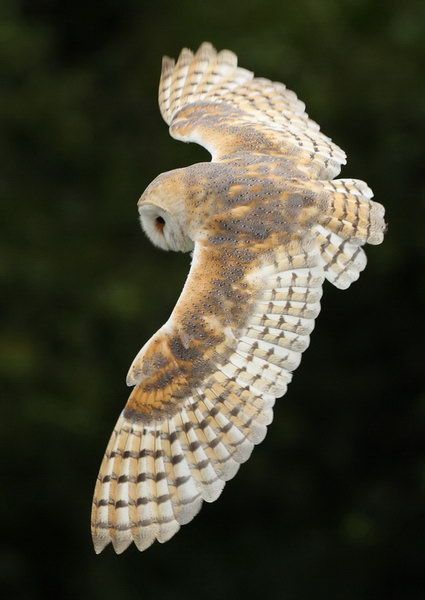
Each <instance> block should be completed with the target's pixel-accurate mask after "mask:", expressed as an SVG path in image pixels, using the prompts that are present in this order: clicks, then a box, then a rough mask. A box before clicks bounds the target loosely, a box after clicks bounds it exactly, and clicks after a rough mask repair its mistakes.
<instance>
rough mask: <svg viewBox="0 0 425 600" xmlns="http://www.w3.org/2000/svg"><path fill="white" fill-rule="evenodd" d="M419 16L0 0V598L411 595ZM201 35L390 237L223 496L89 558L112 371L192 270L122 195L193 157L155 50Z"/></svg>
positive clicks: (416, 517)
mask: <svg viewBox="0 0 425 600" xmlns="http://www.w3.org/2000/svg"><path fill="white" fill-rule="evenodd" d="M424 22H425V4H424V3H423V2H421V1H419V0H418V1H414V0H412V1H407V2H403V3H401V2H395V1H393V0H390V1H388V2H385V3H384V2H371V1H366V0H346V1H343V2H338V1H336V0H326V1H325V0H323V1H321V2H317V1H314V0H299V1H298V2H289V1H288V2H281V1H280V0H275V1H272V0H267V1H264V0H251V1H249V2H245V3H244V4H242V3H240V2H237V1H236V0H227V2H190V1H188V0H183V1H181V2H171V1H169V2H165V1H159V2H156V3H153V2H149V3H148V2H146V3H145V2H140V1H137V0H123V1H120V2H119V1H114V0H106V1H105V2H102V3H97V2H92V3H89V2H80V1H75V2H73V3H66V2H57V1H54V0H31V1H30V0H27V1H21V2H19V1H18V0H3V2H2V3H1V4H0V69H1V81H0V86H1V94H0V119H1V125H2V129H1V131H2V135H1V137H0V151H1V157H2V160H1V186H0V194H1V206H2V209H3V220H2V235H1V237H0V256H1V261H0V274H1V279H2V293H1V298H2V302H3V303H4V305H5V306H4V309H3V312H2V314H3V315H4V323H3V327H2V331H1V335H0V370H1V375H2V384H3V390H4V391H3V393H2V398H3V418H2V419H1V428H2V431H1V440H2V442H3V452H2V457H3V458H2V463H3V465H2V466H3V468H4V469H3V471H4V475H3V493H2V495H1V498H2V499H1V502H2V505H1V509H2V513H1V514H3V516H4V523H3V527H2V550H1V557H0V568H1V571H2V575H3V577H4V588H3V589H4V590H6V592H7V593H8V594H9V596H10V597H13V598H14V599H20V598H23V599H24V598H25V599H27V598H34V599H35V598H43V600H44V599H46V598H50V597H52V598H81V599H82V598H90V599H97V598H99V599H102V600H109V599H111V600H112V599H115V598H117V597H119V598H120V599H121V600H125V599H126V598H133V597H139V596H141V595H145V596H147V595H154V597H155V598H157V599H160V598H169V597H173V598H176V599H177V598H185V599H186V600H187V599H188V598H199V597H202V598H205V599H214V600H217V599H221V598H226V599H227V598H232V597H246V598H250V597H252V598H258V597H259V596H260V595H261V596H262V597H266V598H285V599H295V598H296V599H297V600H298V599H309V598H315V599H316V598H322V597H323V598H344V600H358V599H363V598H374V599H376V598H385V599H389V600H391V599H394V600H399V599H400V598H403V600H419V599H421V598H423V595H424V589H425V582H424V580H423V565H424V558H425V549H424V542H423V540H424V536H423V526H424V520H425V519H424V506H423V504H424V498H423V491H424V465H425V460H424V454H423V452H422V448H421V440H422V435H423V413H424V396H423V392H422V389H423V386H422V385H421V384H422V379H423V374H422V371H423V367H422V360H423V353H422V352H421V351H422V346H423V343H422V336H421V332H420V330H419V329H420V323H421V314H422V311H423V292H424V285H423V281H422V277H423V267H421V262H420V261H421V258H423V241H422V232H423V222H424V221H423V217H424V214H423V207H424V195H425V194H424V189H425V185H424V178H423V164H422V163H423V140H424V139H425V102H424V98H425V79H424V76H423V74H424V69H425V60H424V59H425V38H424V35H423V24H424ZM204 40H210V41H212V42H213V43H214V44H215V45H216V46H217V47H220V48H222V47H227V48H230V49H232V50H234V51H235V52H237V53H238V54H239V57H240V62H241V64H242V65H243V66H246V67H247V68H250V69H252V70H255V71H256V72H257V73H258V74H260V75H263V76H266V77H269V78H271V79H275V80H279V81H284V82H285V83H286V84H287V85H288V87H290V88H291V89H294V90H295V91H296V92H297V93H298V95H299V96H300V97H301V98H302V99H303V100H305V101H306V103H307V105H308V109H309V112H310V114H311V115H312V117H313V118H315V119H316V120H317V121H318V122H319V123H320V124H321V126H322V128H323V130H324V131H325V132H326V133H328V134H330V135H331V136H332V137H333V138H334V139H335V140H336V142H337V143H338V144H340V145H341V146H342V147H343V148H344V149H346V150H347V152H348V155H349V163H348V165H347V167H346V168H345V169H344V171H343V175H344V176H346V177H358V178H362V179H365V180H366V181H368V183H370V185H371V187H372V188H373V189H374V191H375V195H376V198H377V200H378V201H379V202H382V203H383V204H385V205H386V207H387V210H388V221H389V232H388V235H387V239H386V241H385V243H384V244H383V246H380V247H378V248H370V249H369V251H368V256H369V266H368V269H367V270H366V271H365V273H364V274H362V277H361V279H360V280H359V282H358V283H356V284H355V285H354V286H353V288H352V289H350V290H349V291H348V292H347V293H342V292H339V291H338V290H335V289H332V288H331V286H327V289H326V294H325V296H324V301H323V313H322V315H321V317H320V319H319V323H318V326H317V332H316V333H315V335H314V336H313V339H312V345H311V349H310V350H309V351H308V353H307V355H306V356H305V358H304V360H303V366H302V368H301V369H300V372H299V373H297V375H296V377H295V378H294V383H293V384H292V385H291V388H290V390H289V393H288V394H287V396H286V397H285V398H284V399H282V400H281V401H279V402H278V406H277V410H276V417H275V422H274V424H273V426H272V427H271V428H270V433H269V435H268V437H267V439H266V441H265V442H264V443H263V444H262V445H261V446H260V447H259V448H258V449H256V451H255V452H254V454H253V457H252V459H251V460H250V462H249V463H248V464H247V466H246V467H244V468H243V469H242V470H241V472H240V474H239V476H238V477H237V478H236V480H235V481H233V482H232V483H231V484H229V486H227V489H226V491H225V493H224V495H223V498H222V499H221V501H220V502H217V503H216V504H214V505H211V506H205V507H204V508H203V511H202V513H201V515H200V516H199V517H198V518H197V519H196V520H195V521H194V523H193V524H192V525H191V526H188V527H186V528H185V529H184V530H182V532H181V533H180V534H179V535H178V536H176V538H175V539H174V540H172V541H171V542H169V543H168V544H167V545H165V546H159V545H155V546H154V547H152V548H151V549H150V550H149V551H148V552H147V553H145V554H143V555H140V554H138V553H137V552H136V551H129V552H127V553H126V554H125V555H123V556H122V557H116V556H114V555H113V554H112V552H110V551H109V552H106V553H104V554H103V555H101V556H99V557H96V556H95V555H94V553H93V551H92V547H91V541H90V538H89V513H90V503H91V496H92V488H93V485H94V480H95V477H96V474H97V469H98V465H99V461H100V458H101V455H102V453H103V450H104V446H105V443H106V441H107V438H108V436H109V434H110V430H111V429H112V426H113V423H114V421H115V419H116V416H117V414H118V412H119V411H120V410H121V407H122V405H123V403H124V401H125V399H126V395H127V389H126V387H125V386H124V384H123V383H122V382H123V380H124V375H125V373H126V370H127V367H128V365H129V363H130V361H131V360H132V358H133V356H134V355H135V353H136V352H137V350H138V349H139V347H140V346H141V345H142V343H143V342H144V341H145V340H146V339H147V338H148V337H149V336H150V335H151V334H152V333H153V332H154V331H155V330H156V329H157V328H158V327H159V326H160V325H161V324H162V323H163V322H164V320H165V319H166V318H167V317H168V315H169V312H170V310H171V308H172V306H173V304H174V302H175V300H176V298H177V296H178V293H179V290H180V289H181V285H182V283H183V281H184V278H185V274H186V272H187V270H188V264H189V259H188V257H187V256H177V255H172V254H163V253H160V252H159V251H157V250H155V249H154V248H153V247H151V246H150V244H149V243H148V242H147V240H145V239H144V237H143V236H142V235H141V233H140V231H139V226H138V223H137V211H136V207H135V203H136V201H137V198H138V196H139V195H140V193H141V192H142V191H143V189H144V188H145V187H146V185H147V184H148V183H149V181H150V180H151V179H152V178H153V177H155V176H156V175H157V174H158V173H159V172H161V171H165V170H168V169H171V168H175V167H177V166H183V165H187V164H190V163H191V162H196V161H199V160H204V159H205V158H206V153H205V151H204V150H202V149H200V148H198V147H196V146H186V145H184V144H181V143H179V142H176V141H173V140H172V139H171V138H169V136H168V132H167V128H166V126H165V124H164V123H163V122H162V121H161V117H160V114H159V111H158V108H157V101H156V89H157V83H158V77H159V65H160V57H161V56H162V54H164V53H167V54H171V55H176V54H177V52H178V51H179V50H180V48H181V47H182V46H183V45H187V46H190V47H192V48H196V47H197V45H198V44H199V43H200V42H202V41H204ZM347 336H349V337H348V339H347ZM329 365H332V368H331V369H330V367H329ZM313 382H314V384H313ZM421 528H422V530H421Z"/></svg>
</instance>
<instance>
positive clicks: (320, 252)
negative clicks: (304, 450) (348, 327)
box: [92, 43, 386, 553]
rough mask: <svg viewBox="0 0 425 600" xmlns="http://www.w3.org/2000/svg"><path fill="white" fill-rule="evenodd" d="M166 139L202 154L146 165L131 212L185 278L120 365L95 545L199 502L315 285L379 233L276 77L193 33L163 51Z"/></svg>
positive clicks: (117, 544)
mask: <svg viewBox="0 0 425 600" xmlns="http://www.w3.org/2000/svg"><path fill="white" fill-rule="evenodd" d="M159 104H160V109H161V113H162V115H163V117H164V119H165V120H166V122H167V123H168V124H169V126H170V132H171V135H173V136H174V137H175V138H177V139H181V140H184V141H194V142H197V143H200V144H202V145H203V146H205V147H206V148H207V149H208V150H209V151H210V152H211V154H212V157H213V160H212V161H211V162H204V163H199V164H195V165H191V166H189V167H185V168H183V169H176V170H173V171H169V172H167V173H163V174H161V175H159V176H158V177H157V178H156V179H155V180H154V181H153V182H152V183H151V184H150V185H149V186H148V188H147V189H146V190H145V192H144V193H143V195H142V197H141V198H140V200H139V203H138V208H139V213H140V220H141V224H142V227H143V230H144V231H145V233H146V234H147V236H148V237H149V238H150V239H151V241H152V242H153V243H154V244H155V245H156V246H158V247H159V248H161V249H163V250H174V251H181V252H188V251H191V250H193V256H192V264H191V268H190V272H189V275H188V278H187V281H186V283H185V285H184V287H183V290H182V293H181V295H180V298H179V300H178V301H177V304H176V306H175V308H174V310H173V312H172V314H171V316H170V318H169V319H168V321H167V322H166V323H165V325H163V326H162V327H161V328H160V329H159V331H158V332H157V333H156V334H155V335H154V336H153V337H152V338H151V339H150V340H149V341H148V342H147V343H146V344H145V345H144V346H143V347H142V349H141V350H140V352H139V353H138V354H137V356H136V358H135V359H134V361H133V363H132V365H131V367H130V370H129V372H128V376H127V383H128V384H129V385H131V386H133V389H132V392H131V394H130V397H129V399H128V402H127V404H126V406H125V408H124V411H123V412H122V414H121V416H120V417H119V419H118V422H117V424H116V427H115V429H114V432H113V434H112V437H111V439H110V441H109V444H108V446H107V449H106V453H105V456H104V459H103V462H102V465H101V468H100V472H99V476H98V479H97V483H96V488H95V493H94V499H93V509H92V535H93V541H94V546H95V550H96V552H101V551H102V550H103V548H104V547H105V546H107V545H108V544H109V543H112V545H113V547H114V549H115V551H116V552H117V553H120V552H123V551H124V550H125V549H126V548H127V547H128V546H129V544H131V543H132V542H134V543H135V545H136V546H137V548H138V549H139V550H145V549H146V548H148V547H149V546H150V545H151V544H152V543H153V542H154V541H155V540H157V541H158V542H161V543H162V542H166V541H167V540H169V539H170V538H171V537H172V536H173V535H174V534H175V533H176V532H177V531H178V530H179V528H180V526H181V525H184V524H185V523H188V522H189V521H190V520H191V519H193V517H194V516H195V515H196V514H197V512H198V511H199V510H200V508H201V505H202V503H203V501H205V502H213V501H214V500H216V499H217V498H218V496H219V495H220V494H221V492H222V490H223V487H224V485H225V482H226V481H229V480H230V479H232V477H234V476H235V474H236V472H237V471H238V469H239V466H240V465H241V464H242V463H244V462H245V461H246V460H247V459H248V458H249V456H250V455H251V452H252V450H253V448H254V446H255V445H256V444H259V443H260V442H261V441H262V440H263V439H264V437H265V435H266V432H267V427H268V426H269V425H270V423H271V422H272V419H273V407H274V403H275V401H276V399H277V398H279V397H281V396H283V395H284V394H285V393H286V391H287V388H288V385H289V383H290V381H291V378H292V373H293V372H294V370H295V369H296V368H297V367H298V365H299V363H300V360H301V354H302V353H303V352H304V351H305V350H306V349H307V347H308V345H309V342H310V334H311V332H312V330H313V328H314V323H315V319H316V317H317V316H318V314H319V312H320V302H321V297H322V288H323V282H324V280H325V278H326V279H328V280H329V281H330V282H331V283H333V284H334V285H335V286H337V287H339V288H342V289H344V288H347V287H348V286H349V285H350V284H351V283H352V282H353V281H355V280H356V279H357V278H358V277H359V274H360V272H361V271H362V270H363V269H364V268H365V266H366V255H365V253H364V250H363V246H364V245H365V244H366V243H369V244H379V243H381V242H382V239H383V235H384V232H385V227H386V225H385V221H384V209H383V207H382V206H381V205H380V204H377V203H376V202H374V201H373V200H372V199H371V198H372V192H371V190H370V189H369V187H368V186H367V184H366V183H364V182H363V181H359V180H356V179H337V180H332V178H333V177H335V176H336V175H337V174H338V173H339V171H340V168H341V165H342V164H344V163H345V154H344V152H343V151H342V150H341V149H340V148H338V146H336V145H335V144H334V143H333V142H332V141H331V140H330V139H329V138H327V137H326V136H325V135H323V134H322V133H321V132H320V130H319V126H318V125H317V124H316V123H314V121H312V120H311V119H309V117H308V116H307V114H306V112H305V106H304V104H303V103H302V102H301V101H300V100H298V99H297V97H296V96H295V94H294V93H293V92H290V91H289V90H287V89H286V88H285V86H284V85H283V84H280V83H273V82H271V81H269V80H267V79H260V78H254V75H253V73H251V72H250V71H247V70H245V69H242V68H240V67H238V64H237V58H236V56H235V55H234V54H233V53H232V52H230V51H228V50H223V51H221V52H216V50H215V49H214V48H213V47H212V46H211V44H208V43H205V44H202V46H201V47H200V48H199V50H198V51H197V52H196V53H195V54H193V53H192V52H191V51H190V50H187V49H183V50H182V52H181V54H180V56H179V58H178V60H177V63H175V62H174V61H173V60H172V59H169V58H165V59H164V61H163V68H162V74H161V82H160V89H159Z"/></svg>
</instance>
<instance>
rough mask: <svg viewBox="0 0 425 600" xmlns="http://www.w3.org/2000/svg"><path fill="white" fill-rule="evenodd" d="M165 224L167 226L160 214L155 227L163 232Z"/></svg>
mask: <svg viewBox="0 0 425 600" xmlns="http://www.w3.org/2000/svg"><path fill="white" fill-rule="evenodd" d="M164 226H165V220H164V219H163V218H162V217H159V216H158V217H156V219H155V227H156V229H157V231H159V232H160V233H163V231H164Z"/></svg>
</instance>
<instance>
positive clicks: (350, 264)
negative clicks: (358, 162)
mask: <svg viewBox="0 0 425 600" xmlns="http://www.w3.org/2000/svg"><path fill="white" fill-rule="evenodd" d="M317 184H318V185H320V187H321V192H322V194H323V195H324V196H325V197H326V200H327V202H328V206H327V210H326V211H325V213H324V216H323V218H322V219H321V221H320V223H319V224H318V225H316V226H315V229H314V230H315V233H316V235H317V238H318V241H319V245H320V253H321V257H322V261H323V268H324V271H325V274H326V278H327V279H328V280H329V281H330V282H331V283H333V284H334V285H335V286H336V287H338V288H340V289H346V288H348V287H349V286H350V285H351V283H352V282H353V281H356V280H357V279H358V278H359V275H360V273H361V271H363V269H364V268H365V266H366V262H367V259H366V254H365V253H364V251H363V249H362V246H363V245H364V244H366V243H368V244H380V243H381V242H382V240H383V239H384V233H385V231H386V228H387V226H386V223H385V220H384V213H385V209H384V207H383V206H382V205H381V204H378V203H377V202H374V201H373V200H371V198H372V196H373V193H372V190H371V189H370V188H369V187H368V186H367V184H366V183H365V182H364V181H360V180H358V179H335V180H333V181H320V182H317Z"/></svg>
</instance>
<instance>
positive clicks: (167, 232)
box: [138, 170, 194, 252]
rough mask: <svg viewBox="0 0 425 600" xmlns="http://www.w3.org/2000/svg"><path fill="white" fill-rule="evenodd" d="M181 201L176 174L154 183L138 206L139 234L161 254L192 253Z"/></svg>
mask: <svg viewBox="0 0 425 600" xmlns="http://www.w3.org/2000/svg"><path fill="white" fill-rule="evenodd" d="M185 197H186V190H185V186H184V184H183V182H182V179H181V177H180V174H179V170H176V171H170V172H168V173H162V174H161V175H159V176H158V177H157V178H156V179H154V180H153V181H152V183H151V184H150V185H149V186H148V187H147V188H146V190H145V192H144V193H143V194H142V196H141V198H140V200H139V202H138V208H139V214H140V222H141V225H142V228H143V231H144V232H145V233H146V235H147V236H148V238H149V239H150V240H151V242H152V243H153V244H154V245H155V246H158V248H161V249H162V250H174V251H178V252H189V251H191V250H193V247H194V242H193V240H192V239H191V237H190V234H189V223H188V218H187V207H186V202H185Z"/></svg>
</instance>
